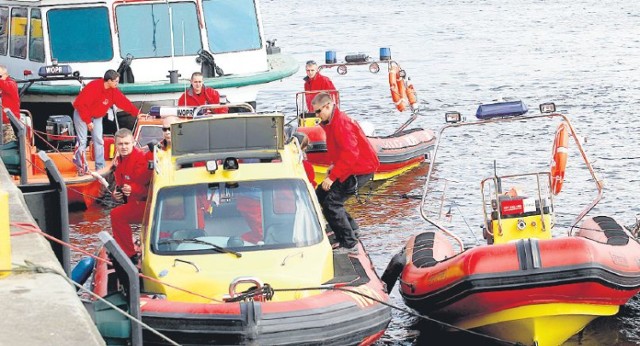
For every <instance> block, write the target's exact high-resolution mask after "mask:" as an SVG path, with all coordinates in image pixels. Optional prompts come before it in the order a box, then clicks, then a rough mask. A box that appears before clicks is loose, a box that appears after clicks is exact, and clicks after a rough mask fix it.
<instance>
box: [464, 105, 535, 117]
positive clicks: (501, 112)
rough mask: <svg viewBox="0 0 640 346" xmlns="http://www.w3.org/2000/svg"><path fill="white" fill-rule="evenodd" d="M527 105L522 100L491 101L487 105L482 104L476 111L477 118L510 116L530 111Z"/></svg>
mask: <svg viewBox="0 0 640 346" xmlns="http://www.w3.org/2000/svg"><path fill="white" fill-rule="evenodd" d="M528 111H529V109H528V108H527V105H525V104H524V102H522V101H509V102H498V103H490V104H486V105H480V106H479V107H478V111H477V112H476V118H478V119H491V118H501V117H510V116H516V115H522V114H524V113H526V112H528Z"/></svg>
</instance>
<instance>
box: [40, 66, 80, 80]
mask: <svg viewBox="0 0 640 346" xmlns="http://www.w3.org/2000/svg"><path fill="white" fill-rule="evenodd" d="M72 73H73V70H72V69H71V66H69V65H50V66H41V67H40V68H39V69H38V76H40V77H53V76H68V75H70V74H72Z"/></svg>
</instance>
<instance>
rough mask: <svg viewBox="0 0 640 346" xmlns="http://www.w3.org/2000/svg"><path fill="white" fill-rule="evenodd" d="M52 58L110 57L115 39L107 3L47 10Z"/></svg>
mask: <svg viewBox="0 0 640 346" xmlns="http://www.w3.org/2000/svg"><path fill="white" fill-rule="evenodd" d="M47 22H48V24H49V41H50V45H51V58H52V59H58V62H59V63H69V62H90V61H109V60H111V59H112V58H113V41H112V40H111V29H110V28H109V11H108V10H107V8H106V7H87V8H67V9H60V10H50V11H48V12H47Z"/></svg>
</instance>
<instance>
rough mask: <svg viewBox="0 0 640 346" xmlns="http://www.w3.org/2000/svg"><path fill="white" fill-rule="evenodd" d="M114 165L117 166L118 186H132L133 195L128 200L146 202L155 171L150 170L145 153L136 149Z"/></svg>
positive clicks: (118, 158) (117, 160)
mask: <svg viewBox="0 0 640 346" xmlns="http://www.w3.org/2000/svg"><path fill="white" fill-rule="evenodd" d="M114 164H115V165H116V171H115V173H114V175H115V178H116V185H117V186H120V187H121V186H122V185H124V184H129V186H131V195H130V196H129V197H128V199H129V200H137V201H144V200H146V198H147V192H148V190H149V181H150V180H151V174H152V173H153V171H152V170H150V169H149V163H148V161H147V158H146V155H145V153H144V152H143V151H142V150H141V149H140V148H138V147H134V148H133V151H132V152H131V154H129V155H128V156H126V157H121V156H118V157H117V158H116V161H115V163H114Z"/></svg>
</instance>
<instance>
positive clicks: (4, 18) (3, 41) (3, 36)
mask: <svg viewBox="0 0 640 346" xmlns="http://www.w3.org/2000/svg"><path fill="white" fill-rule="evenodd" d="M8 37H9V9H8V8H6V7H0V55H7V43H8V42H9V41H8V39H7V38H8Z"/></svg>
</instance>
